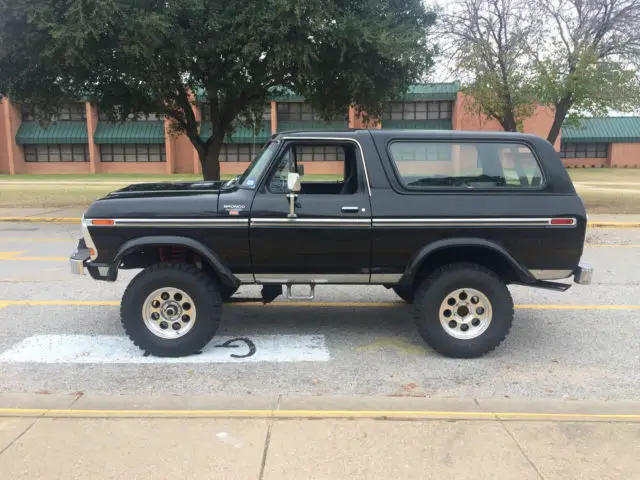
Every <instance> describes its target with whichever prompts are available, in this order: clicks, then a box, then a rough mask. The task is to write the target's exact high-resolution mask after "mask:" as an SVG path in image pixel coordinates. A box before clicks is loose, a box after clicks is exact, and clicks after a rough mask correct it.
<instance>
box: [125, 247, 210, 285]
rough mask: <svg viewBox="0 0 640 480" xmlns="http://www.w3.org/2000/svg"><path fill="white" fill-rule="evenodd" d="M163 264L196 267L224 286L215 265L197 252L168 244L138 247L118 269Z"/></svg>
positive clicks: (126, 255)
mask: <svg viewBox="0 0 640 480" xmlns="http://www.w3.org/2000/svg"><path fill="white" fill-rule="evenodd" d="M163 262H182V263H187V264H190V265H195V266H196V267H198V268H200V269H202V270H203V271H204V272H205V273H207V274H208V275H209V276H210V277H212V278H214V279H216V280H218V281H219V282H220V283H221V284H222V282H221V279H220V278H219V276H218V274H217V272H216V270H215V268H214V267H213V265H211V263H210V262H209V261H208V260H207V259H206V258H205V257H203V256H202V255H200V253H198V251H197V250H195V249H193V248H190V247H186V246H184V245H171V244H167V245H146V246H140V247H136V248H135V249H134V250H131V251H129V252H127V253H126V254H125V255H124V256H123V257H122V258H121V259H120V264H119V265H118V268H121V269H123V270H127V269H136V268H147V267H150V266H151V265H155V264H157V263H163Z"/></svg>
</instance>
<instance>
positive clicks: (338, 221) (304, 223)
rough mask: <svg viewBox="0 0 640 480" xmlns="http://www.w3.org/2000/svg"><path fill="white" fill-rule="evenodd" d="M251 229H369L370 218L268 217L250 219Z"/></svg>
mask: <svg viewBox="0 0 640 480" xmlns="http://www.w3.org/2000/svg"><path fill="white" fill-rule="evenodd" d="M251 226H252V227H318V228H333V227H354V228H371V219H370V218H342V217H336V218H299V217H296V218H287V217H280V218H278V217H275V218H274V217H269V218H252V219H251Z"/></svg>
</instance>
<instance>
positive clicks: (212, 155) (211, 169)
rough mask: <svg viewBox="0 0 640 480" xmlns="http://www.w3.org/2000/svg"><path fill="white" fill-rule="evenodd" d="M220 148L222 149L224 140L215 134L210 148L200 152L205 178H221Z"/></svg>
mask: <svg viewBox="0 0 640 480" xmlns="http://www.w3.org/2000/svg"><path fill="white" fill-rule="evenodd" d="M220 150H222V140H221V139H216V138H215V136H214V137H213V138H212V139H211V144H210V145H209V146H208V148H207V149H206V150H205V151H204V152H203V153H201V154H200V165H202V177H203V179H204V180H220V159H219V156H220Z"/></svg>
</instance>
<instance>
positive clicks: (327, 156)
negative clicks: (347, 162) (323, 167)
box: [296, 145, 344, 162]
mask: <svg viewBox="0 0 640 480" xmlns="http://www.w3.org/2000/svg"><path fill="white" fill-rule="evenodd" d="M296 157H297V160H298V162H344V147H342V146H340V145H314V146H311V145H300V146H297V147H296Z"/></svg>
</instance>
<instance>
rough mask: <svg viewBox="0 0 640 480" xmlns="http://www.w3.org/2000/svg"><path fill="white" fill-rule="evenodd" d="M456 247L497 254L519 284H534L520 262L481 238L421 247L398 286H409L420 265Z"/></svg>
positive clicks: (450, 240)
mask: <svg viewBox="0 0 640 480" xmlns="http://www.w3.org/2000/svg"><path fill="white" fill-rule="evenodd" d="M458 247H479V248H485V249H487V250H491V251H493V252H495V253H497V254H499V255H500V256H501V257H502V258H504V259H505V260H506V261H507V262H508V263H509V265H511V267H512V268H513V270H514V271H515V272H516V274H517V275H518V279H519V281H520V282H522V283H524V284H531V283H535V281H536V279H535V277H534V276H533V275H532V274H531V272H530V271H529V270H528V269H527V268H525V267H524V266H523V265H522V264H521V263H520V262H518V261H517V260H516V259H515V258H514V257H513V256H512V255H511V254H510V253H509V252H508V251H507V250H505V249H504V248H503V247H502V246H500V245H499V244H497V243H495V242H492V241H490V240H486V239H483V238H475V237H469V238H448V239H444V240H438V241H435V242H432V243H430V244H428V245H425V246H424V247H422V248H421V249H420V250H419V251H418V252H417V253H416V254H415V255H414V256H413V257H411V260H410V261H409V263H408V265H407V268H406V269H405V271H404V273H403V275H402V278H401V279H400V282H399V283H400V284H404V285H410V284H411V283H412V282H413V280H414V279H415V277H416V275H417V273H418V271H419V270H420V267H421V266H422V264H423V263H424V262H425V261H426V260H427V259H428V258H429V257H430V256H431V255H434V254H437V253H438V251H440V250H443V249H449V248H458Z"/></svg>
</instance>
